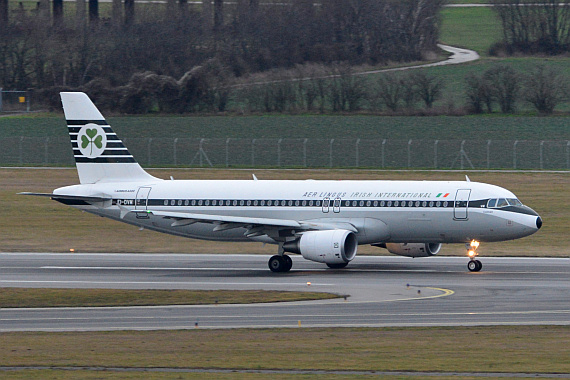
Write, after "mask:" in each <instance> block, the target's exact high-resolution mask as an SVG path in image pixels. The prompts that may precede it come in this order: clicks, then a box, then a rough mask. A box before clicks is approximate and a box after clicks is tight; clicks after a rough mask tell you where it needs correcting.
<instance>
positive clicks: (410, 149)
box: [408, 140, 412, 169]
mask: <svg viewBox="0 0 570 380" xmlns="http://www.w3.org/2000/svg"><path fill="white" fill-rule="evenodd" d="M411 160H412V140H408V169H409V168H410V165H411V162H412V161H411Z"/></svg>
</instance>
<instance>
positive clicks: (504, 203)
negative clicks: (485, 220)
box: [495, 198, 509, 207]
mask: <svg viewBox="0 0 570 380" xmlns="http://www.w3.org/2000/svg"><path fill="white" fill-rule="evenodd" d="M508 205H509V202H507V200H506V199H505V198H499V199H497V206H495V207H506V206H508Z"/></svg>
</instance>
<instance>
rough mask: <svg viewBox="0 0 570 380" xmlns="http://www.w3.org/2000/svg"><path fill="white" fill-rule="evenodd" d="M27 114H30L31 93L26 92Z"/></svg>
mask: <svg viewBox="0 0 570 380" xmlns="http://www.w3.org/2000/svg"><path fill="white" fill-rule="evenodd" d="M26 112H30V91H26Z"/></svg>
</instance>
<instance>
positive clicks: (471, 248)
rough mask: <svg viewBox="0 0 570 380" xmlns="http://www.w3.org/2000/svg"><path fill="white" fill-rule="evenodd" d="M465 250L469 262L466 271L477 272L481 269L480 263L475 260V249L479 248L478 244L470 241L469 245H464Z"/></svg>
mask: <svg viewBox="0 0 570 380" xmlns="http://www.w3.org/2000/svg"><path fill="white" fill-rule="evenodd" d="M465 247H466V248H467V256H468V257H469V262H468V263H467V269H469V271H470V272H479V271H480V270H481V268H483V264H481V261H479V260H477V259H476V257H477V248H478V247H479V242H478V241H476V240H472V241H471V243H467V244H465Z"/></svg>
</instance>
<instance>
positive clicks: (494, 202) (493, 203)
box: [487, 199, 497, 208]
mask: <svg viewBox="0 0 570 380" xmlns="http://www.w3.org/2000/svg"><path fill="white" fill-rule="evenodd" d="M496 204H497V200H496V199H489V202H487V207H488V208H493V207H495V205H496Z"/></svg>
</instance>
